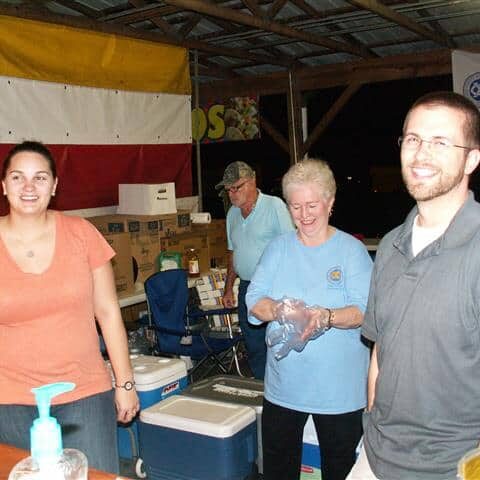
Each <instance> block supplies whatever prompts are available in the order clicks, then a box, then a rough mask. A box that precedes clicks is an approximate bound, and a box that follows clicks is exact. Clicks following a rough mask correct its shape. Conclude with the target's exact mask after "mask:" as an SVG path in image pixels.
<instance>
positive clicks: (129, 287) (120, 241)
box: [105, 233, 134, 296]
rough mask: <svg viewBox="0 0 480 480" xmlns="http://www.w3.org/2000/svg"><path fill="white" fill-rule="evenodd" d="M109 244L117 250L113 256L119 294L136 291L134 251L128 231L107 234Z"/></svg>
mask: <svg viewBox="0 0 480 480" xmlns="http://www.w3.org/2000/svg"><path fill="white" fill-rule="evenodd" d="M105 239H106V240H107V242H108V243H109V245H110V246H111V247H112V248H113V249H114V250H115V252H116V255H115V256H114V257H113V258H112V267H113V273H114V275H115V287H116V289H117V293H118V295H119V296H122V295H127V294H129V293H132V292H133V291H134V281H133V265H132V251H131V248H130V239H129V236H128V234H127V233H111V234H108V235H105Z"/></svg>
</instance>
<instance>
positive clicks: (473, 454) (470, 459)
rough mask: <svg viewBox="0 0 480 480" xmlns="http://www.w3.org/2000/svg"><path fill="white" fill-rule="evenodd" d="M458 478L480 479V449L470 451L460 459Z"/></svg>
mask: <svg viewBox="0 0 480 480" xmlns="http://www.w3.org/2000/svg"><path fill="white" fill-rule="evenodd" d="M457 477H458V478H459V479H460V480H478V479H480V448H476V449H475V450H470V451H469V452H467V453H466V454H465V455H464V456H463V457H462V458H461V459H460V461H459V462H458V473H457Z"/></svg>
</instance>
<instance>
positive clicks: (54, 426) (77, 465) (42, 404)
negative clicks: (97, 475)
mask: <svg viewBox="0 0 480 480" xmlns="http://www.w3.org/2000/svg"><path fill="white" fill-rule="evenodd" d="M74 388H75V384H74V383H70V382H60V383H50V384H48V385H43V386H41V387H38V388H32V392H33V393H34V394H35V401H36V402H37V407H38V413H39V417H38V418H37V419H35V420H34V422H33V425H32V426H31V428H30V449H31V450H30V452H31V456H30V457H28V458H25V459H24V460H22V461H20V462H19V463H17V464H16V465H15V467H14V468H13V470H12V471H11V472H10V475H9V477H8V480H87V476H88V462H87V457H86V456H85V455H84V454H83V453H82V452H80V451H79V450H75V449H73V448H66V449H63V445H62V432H61V429H60V425H59V424H58V422H57V420H56V419H55V418H53V417H51V416H50V402H51V400H52V398H53V397H55V396H56V395H59V394H60V393H64V392H69V391H70V390H73V389H74Z"/></svg>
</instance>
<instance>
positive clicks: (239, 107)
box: [192, 97, 260, 143]
mask: <svg viewBox="0 0 480 480" xmlns="http://www.w3.org/2000/svg"><path fill="white" fill-rule="evenodd" d="M192 134H193V140H194V141H196V140H197V139H199V140H200V141H201V142H202V143H211V142H228V141H237V140H254V139H256V138H260V128H259V118H258V98H257V97H232V98H230V99H228V100H226V101H221V102H213V103H211V104H209V105H206V106H202V107H200V108H198V109H197V108H196V109H193V111H192Z"/></svg>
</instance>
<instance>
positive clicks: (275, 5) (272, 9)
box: [267, 0, 287, 19]
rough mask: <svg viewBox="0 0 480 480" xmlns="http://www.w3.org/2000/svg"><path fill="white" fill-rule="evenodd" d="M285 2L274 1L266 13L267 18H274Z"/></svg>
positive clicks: (285, 0)
mask: <svg viewBox="0 0 480 480" xmlns="http://www.w3.org/2000/svg"><path fill="white" fill-rule="evenodd" d="M286 3H287V0H275V1H274V2H273V3H272V4H271V5H270V7H269V9H268V11H267V18H271V19H273V18H275V17H276V15H277V13H278V12H279V11H280V10H281V9H282V8H283V7H284V5H285V4H286Z"/></svg>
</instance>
